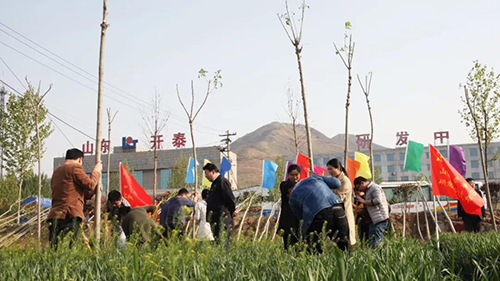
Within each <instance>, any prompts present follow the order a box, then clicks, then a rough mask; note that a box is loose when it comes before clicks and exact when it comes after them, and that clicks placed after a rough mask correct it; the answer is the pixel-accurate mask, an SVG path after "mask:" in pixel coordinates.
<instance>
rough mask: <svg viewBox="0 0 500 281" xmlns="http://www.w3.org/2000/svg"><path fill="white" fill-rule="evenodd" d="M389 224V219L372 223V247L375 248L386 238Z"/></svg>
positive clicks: (369, 231)
mask: <svg viewBox="0 0 500 281" xmlns="http://www.w3.org/2000/svg"><path fill="white" fill-rule="evenodd" d="M388 225H389V222H388V221H381V222H379V223H377V224H373V223H371V224H370V226H369V228H368V237H369V241H370V242H369V243H370V247H372V248H375V247H377V245H378V244H379V243H380V242H382V240H384V232H385V230H386V229H387V226H388Z"/></svg>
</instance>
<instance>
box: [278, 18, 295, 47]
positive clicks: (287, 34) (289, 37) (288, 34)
mask: <svg viewBox="0 0 500 281" xmlns="http://www.w3.org/2000/svg"><path fill="white" fill-rule="evenodd" d="M277 15H278V20H279V21H280V23H281V26H283V29H284V30H285V32H286V36H288V39H290V42H291V43H292V45H294V46H295V41H294V40H293V39H292V37H291V36H290V33H289V32H288V29H286V26H285V24H284V23H283V20H282V19H281V17H280V14H277Z"/></svg>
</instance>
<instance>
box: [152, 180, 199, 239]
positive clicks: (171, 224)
mask: <svg viewBox="0 0 500 281" xmlns="http://www.w3.org/2000/svg"><path fill="white" fill-rule="evenodd" d="M192 195H193V194H191V193H189V191H188V190H187V189H185V188H181V189H179V191H178V192H177V195H176V196H175V197H172V198H170V200H168V201H167V202H165V203H163V205H162V206H161V213H160V224H161V226H163V228H164V229H165V230H164V232H163V236H164V237H168V236H169V233H170V232H171V231H172V230H174V229H175V230H177V231H178V233H179V235H183V234H184V226H185V225H186V212H185V210H184V209H183V207H184V206H186V207H190V208H192V207H194V206H195V202H194V201H192V200H191V199H189V198H191V196H192Z"/></svg>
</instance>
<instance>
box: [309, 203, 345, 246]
mask: <svg viewBox="0 0 500 281" xmlns="http://www.w3.org/2000/svg"><path fill="white" fill-rule="evenodd" d="M325 225H326V228H325V231H326V236H327V237H329V238H330V239H332V240H336V242H337V246H338V247H339V248H340V249H341V250H342V251H345V250H350V244H349V240H348V238H349V224H348V223H347V218H346V216H345V210H344V204H337V205H334V206H332V207H329V208H326V209H323V210H321V211H320V212H319V213H318V214H316V216H315V217H314V219H313V221H312V223H311V225H310V226H309V229H308V230H307V232H308V235H307V242H308V244H309V246H310V249H311V248H312V247H314V248H315V249H316V251H317V252H318V253H322V252H323V248H322V246H323V245H322V244H323V241H322V239H321V236H322V235H321V234H322V231H323V226H325Z"/></svg>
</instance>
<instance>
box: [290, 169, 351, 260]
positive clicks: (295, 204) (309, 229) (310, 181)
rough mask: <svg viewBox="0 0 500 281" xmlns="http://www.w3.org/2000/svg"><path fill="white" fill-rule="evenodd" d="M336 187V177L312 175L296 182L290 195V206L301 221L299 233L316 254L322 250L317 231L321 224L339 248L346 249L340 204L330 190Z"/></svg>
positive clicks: (345, 227) (344, 225)
mask: <svg viewBox="0 0 500 281" xmlns="http://www.w3.org/2000/svg"><path fill="white" fill-rule="evenodd" d="M339 187H340V181H339V180H338V179H336V178H329V177H328V178H327V177H322V176H316V175H315V176H312V177H309V178H307V179H304V180H302V181H300V182H299V183H297V185H296V186H295V188H294V189H293V191H292V194H291V195H290V200H289V203H290V208H291V209H292V211H293V213H294V214H295V216H297V218H298V219H299V221H301V222H302V225H301V230H302V236H303V237H305V238H306V239H307V242H308V243H309V245H311V246H313V245H315V247H316V250H317V251H318V252H319V253H321V252H322V251H323V250H322V245H321V244H322V241H320V234H321V232H322V231H323V227H324V226H326V228H325V230H326V232H327V233H326V234H327V236H328V237H330V238H331V239H336V242H337V246H338V247H339V248H340V249H341V250H343V251H345V250H350V244H349V241H348V237H349V224H348V223H347V218H346V216H345V210H344V203H343V202H342V200H341V199H340V198H339V197H338V196H337V195H336V194H335V193H333V191H332V189H337V188H339Z"/></svg>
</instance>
